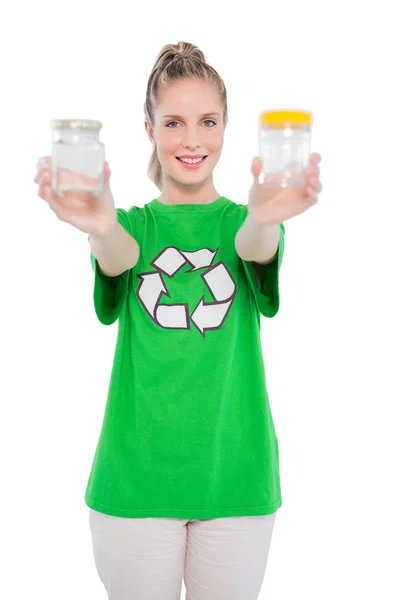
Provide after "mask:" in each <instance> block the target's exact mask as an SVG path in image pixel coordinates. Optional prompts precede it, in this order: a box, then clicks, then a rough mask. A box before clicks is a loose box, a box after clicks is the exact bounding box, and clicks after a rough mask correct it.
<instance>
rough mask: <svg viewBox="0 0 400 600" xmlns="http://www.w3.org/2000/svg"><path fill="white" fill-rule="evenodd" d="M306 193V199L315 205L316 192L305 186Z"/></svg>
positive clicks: (316, 199)
mask: <svg viewBox="0 0 400 600" xmlns="http://www.w3.org/2000/svg"><path fill="white" fill-rule="evenodd" d="M306 192H307V197H308V199H309V200H311V202H312V204H316V203H317V201H318V192H317V191H316V190H315V189H314V188H313V187H311V186H310V185H309V186H307V188H306Z"/></svg>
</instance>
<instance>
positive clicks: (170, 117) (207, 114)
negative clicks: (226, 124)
mask: <svg viewBox="0 0 400 600" xmlns="http://www.w3.org/2000/svg"><path fill="white" fill-rule="evenodd" d="M212 116H218V117H219V113H218V112H210V113H205V114H204V115H201V116H200V118H201V119H204V117H212ZM162 118H163V119H167V118H168V119H183V118H184V117H182V116H180V115H163V117H162Z"/></svg>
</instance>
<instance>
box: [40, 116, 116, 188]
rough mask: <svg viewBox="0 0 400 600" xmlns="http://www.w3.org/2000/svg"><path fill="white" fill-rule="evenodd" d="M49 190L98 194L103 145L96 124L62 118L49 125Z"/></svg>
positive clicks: (103, 157)
mask: <svg viewBox="0 0 400 600" xmlns="http://www.w3.org/2000/svg"><path fill="white" fill-rule="evenodd" d="M51 127H52V133H53V144H52V188H53V192H54V193H55V194H56V195H58V196H62V195H63V193H64V192H90V193H92V194H93V195H95V196H97V195H99V194H100V193H101V192H102V190H103V183H104V160H105V149H104V144H103V143H102V142H101V141H100V139H99V135H100V129H101V128H102V124H101V123H100V121H92V120H89V119H66V120H55V121H52V122H51Z"/></svg>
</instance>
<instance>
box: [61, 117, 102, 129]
mask: <svg viewBox="0 0 400 600" xmlns="http://www.w3.org/2000/svg"><path fill="white" fill-rule="evenodd" d="M51 127H52V129H70V128H72V129H101V128H102V127H103V125H102V123H101V122H100V121H93V120H91V119H55V120H54V121H52V122H51Z"/></svg>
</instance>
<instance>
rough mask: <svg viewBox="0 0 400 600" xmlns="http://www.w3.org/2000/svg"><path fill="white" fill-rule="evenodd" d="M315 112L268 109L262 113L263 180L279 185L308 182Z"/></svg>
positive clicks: (260, 138)
mask: <svg viewBox="0 0 400 600" xmlns="http://www.w3.org/2000/svg"><path fill="white" fill-rule="evenodd" d="M311 125H312V114H311V113H310V112H308V111H302V110H298V111H297V110H268V111H265V112H262V113H261V115H260V129H259V134H260V137H259V144H260V145H259V150H260V153H259V156H260V158H261V161H262V165H263V166H262V172H263V174H264V182H271V184H272V185H274V186H275V185H277V186H279V187H288V186H300V187H304V186H305V185H306V174H305V171H306V170H307V168H308V165H309V157H310V149H311Z"/></svg>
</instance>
